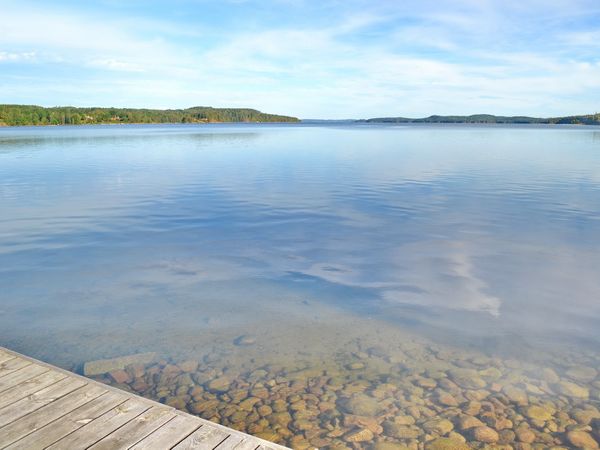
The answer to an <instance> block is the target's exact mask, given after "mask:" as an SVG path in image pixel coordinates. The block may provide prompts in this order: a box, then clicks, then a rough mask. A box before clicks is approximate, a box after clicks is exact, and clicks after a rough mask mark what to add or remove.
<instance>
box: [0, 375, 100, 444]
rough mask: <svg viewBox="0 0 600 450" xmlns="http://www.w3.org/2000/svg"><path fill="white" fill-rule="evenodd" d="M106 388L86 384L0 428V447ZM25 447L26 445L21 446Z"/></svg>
mask: <svg viewBox="0 0 600 450" xmlns="http://www.w3.org/2000/svg"><path fill="white" fill-rule="evenodd" d="M106 392H107V391H106V389H103V388H102V387H100V386H95V385H92V386H90V385H86V386H83V387H82V388H81V389H77V390H75V391H73V392H70V393H68V394H67V395H65V396H63V397H61V398H59V399H57V400H55V401H53V402H52V403H49V404H48V405H46V406H43V407H41V408H39V409H37V410H35V411H34V412H32V413H30V414H27V415H26V416H24V417H21V418H20V419H18V420H15V421H14V422H11V423H10V424H8V425H6V426H5V427H3V428H2V429H0V436H1V441H0V448H4V447H5V446H8V445H9V444H12V443H13V442H16V441H18V440H19V439H22V438H24V437H25V436H27V435H28V434H30V433H32V432H34V431H35V430H37V429H39V428H42V427H43V426H45V425H47V424H49V423H50V422H52V421H54V420H56V419H58V418H60V417H62V416H64V415H65V414H67V413H69V412H71V411H73V410H74V409H76V408H79V407H80V406H82V405H85V404H86V403H88V402H90V401H92V400H93V399H95V398H97V397H99V396H101V395H102V394H106ZM21 448H26V447H21Z"/></svg>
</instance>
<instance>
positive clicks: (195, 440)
mask: <svg viewBox="0 0 600 450" xmlns="http://www.w3.org/2000/svg"><path fill="white" fill-rule="evenodd" d="M229 434H230V433H227V432H225V431H223V430H220V429H219V428H216V427H212V426H210V425H208V424H205V425H203V426H202V428H200V429H199V430H198V431H194V432H193V433H192V434H190V435H189V436H188V437H186V438H185V439H184V440H183V441H181V442H180V443H179V444H177V445H176V446H175V447H173V450H184V449H185V450H192V449H202V450H206V449H209V448H210V449H213V448H215V447H216V446H218V445H219V444H220V443H221V442H223V441H224V440H225V439H226V438H227V437H228V436H229Z"/></svg>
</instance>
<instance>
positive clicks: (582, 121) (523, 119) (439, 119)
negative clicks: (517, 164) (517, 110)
mask: <svg viewBox="0 0 600 450" xmlns="http://www.w3.org/2000/svg"><path fill="white" fill-rule="evenodd" d="M359 122H375V123H525V124H527V123H529V124H544V123H545V124H574V125H575V124H576V125H600V114H588V115H581V116H567V117H550V118H539V117H527V116H494V115H491V114H474V115H471V116H437V115H436V116H429V117H424V118H421V119H409V118H407V117H378V118H374V119H366V120H359Z"/></svg>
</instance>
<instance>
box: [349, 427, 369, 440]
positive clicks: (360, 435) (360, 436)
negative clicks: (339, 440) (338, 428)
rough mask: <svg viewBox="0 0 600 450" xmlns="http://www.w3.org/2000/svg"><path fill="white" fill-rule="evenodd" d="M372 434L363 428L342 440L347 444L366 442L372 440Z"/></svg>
mask: <svg viewBox="0 0 600 450" xmlns="http://www.w3.org/2000/svg"><path fill="white" fill-rule="evenodd" d="M373 437H374V436H373V432H372V431H371V430H369V429H367V428H363V429H362V430H359V431H353V432H351V433H349V434H347V435H346V436H345V437H344V439H345V440H346V441H347V442H366V441H370V440H372V439H373Z"/></svg>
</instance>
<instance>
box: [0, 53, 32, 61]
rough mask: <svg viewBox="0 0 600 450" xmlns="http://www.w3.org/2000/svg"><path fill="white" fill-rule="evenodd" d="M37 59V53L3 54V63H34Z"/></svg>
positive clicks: (0, 55) (0, 54)
mask: <svg viewBox="0 0 600 450" xmlns="http://www.w3.org/2000/svg"><path fill="white" fill-rule="evenodd" d="M35 57H36V54H35V52H1V51H0V62H1V61H32V60H34V59H35Z"/></svg>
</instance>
